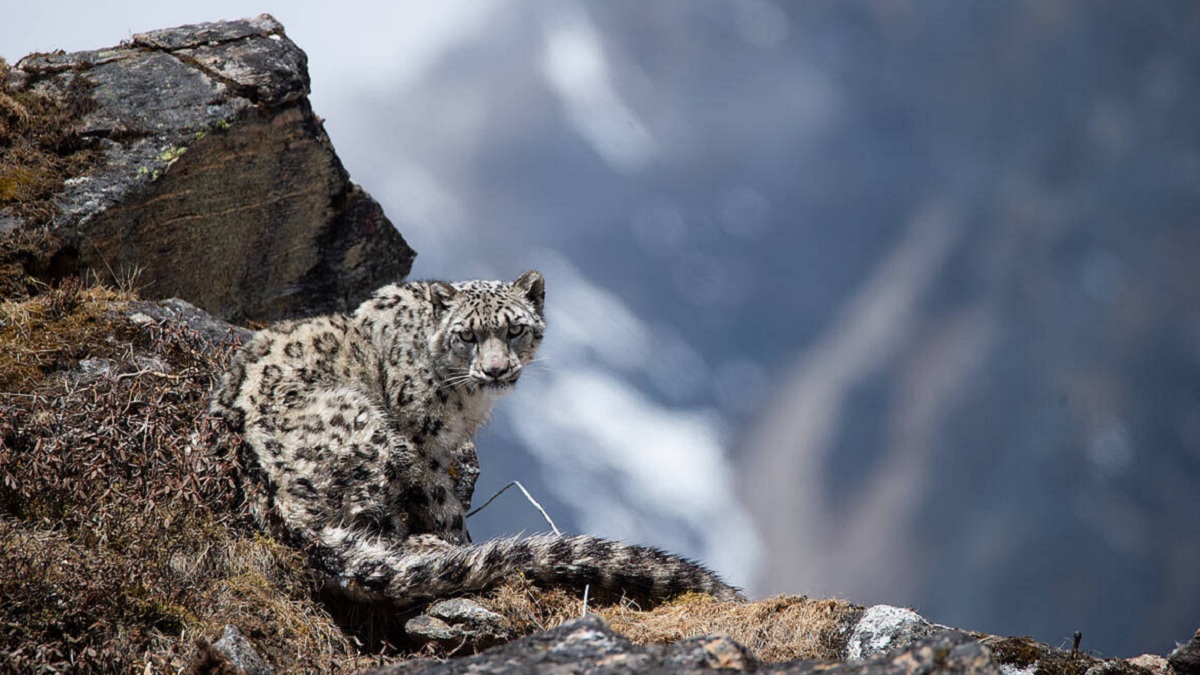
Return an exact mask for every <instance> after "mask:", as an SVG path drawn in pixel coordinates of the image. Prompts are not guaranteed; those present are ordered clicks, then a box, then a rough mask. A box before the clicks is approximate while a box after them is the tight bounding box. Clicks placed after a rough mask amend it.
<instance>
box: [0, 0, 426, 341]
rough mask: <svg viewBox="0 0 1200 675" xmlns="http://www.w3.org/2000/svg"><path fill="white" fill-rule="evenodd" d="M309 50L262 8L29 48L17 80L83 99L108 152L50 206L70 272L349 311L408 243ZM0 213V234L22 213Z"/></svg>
mask: <svg viewBox="0 0 1200 675" xmlns="http://www.w3.org/2000/svg"><path fill="white" fill-rule="evenodd" d="M308 85H309V81H308V72H307V66H306V57H305V55H304V52H303V51H301V50H300V48H299V47H297V46H296V45H295V44H294V43H293V42H292V41H291V40H289V39H288V38H287V36H286V35H285V34H284V30H283V26H281V25H280V24H279V23H278V22H277V21H275V20H274V19H273V18H271V17H270V16H267V15H262V16H259V17H257V18H254V19H249V20H242V21H229V22H221V23H210V24H200V25H195V26H183V27H179V28H171V29H166V30H159V31H153V32H150V33H144V34H139V35H134V36H133V39H132V40H131V41H130V42H128V43H126V44H122V45H120V46H117V47H113V48H110V49H101V50H96V51H86V52H77V53H70V54H63V53H52V54H35V55H31V56H28V57H26V58H24V59H22V60H21V61H20V62H18V63H17V65H16V66H15V67H14V68H13V69H12V71H11V73H10V74H9V78H8V83H7V86H8V88H9V89H11V90H12V91H16V92H21V91H36V92H41V93H46V94H51V95H58V96H62V97H64V98H65V97H67V96H68V94H69V95H70V96H72V97H74V98H73V100H76V99H79V98H80V92H85V93H86V94H87V96H86V101H85V102H84V103H75V104H74V105H75V108H76V109H77V110H78V111H80V112H81V114H80V115H79V118H78V120H77V122H76V125H77V129H76V130H75V132H76V134H77V137H78V139H80V140H79V142H80V143H89V144H92V145H93V146H94V147H95V148H98V149H100V150H102V151H103V160H102V161H100V162H99V164H98V165H97V166H95V167H94V168H93V169H91V170H89V171H88V172H87V173H85V174H84V175H80V176H75V177H73V178H71V179H69V180H67V181H66V182H65V184H64V185H63V187H62V189H61V190H60V191H59V192H58V193H57V194H56V195H54V197H53V198H52V200H51V202H52V204H53V206H54V207H55V211H56V213H54V214H53V215H52V217H50V218H49V222H48V226H49V228H50V229H51V230H52V231H53V232H55V233H56V234H58V235H59V236H60V239H61V247H62V249H61V250H60V251H59V252H58V254H57V256H56V258H57V259H59V260H66V261H67V262H68V264H66V265H60V266H59V267H60V268H62V269H60V274H61V273H63V272H67V273H70V272H85V271H86V272H90V273H91V274H93V275H95V276H98V277H99V278H107V279H116V280H118V281H121V280H125V279H130V278H132V277H135V276H136V283H137V286H138V287H139V288H140V289H141V291H142V295H144V296H147V297H151V298H168V297H182V298H186V299H188V300H189V301H190V302H192V303H193V304H195V305H197V306H199V307H202V308H204V309H205V310H207V311H209V312H211V313H213V314H215V315H217V316H220V317H222V318H226V319H233V320H243V319H258V320H270V319H276V318H280V317H287V316H295V315H301V314H309V313H315V312H321V311H328V310H334V309H341V308H346V307H348V306H352V305H354V304H357V302H359V301H360V300H361V299H363V298H364V297H365V296H366V294H368V293H369V292H370V291H371V290H373V289H374V288H376V287H378V286H379V285H382V284H383V283H385V282H387V281H392V280H395V279H397V278H400V277H403V276H404V275H406V274H407V273H408V271H409V268H410V266H411V264H412V259H413V257H414V255H415V254H414V252H413V251H412V249H410V248H409V247H408V245H407V244H406V243H405V242H404V240H403V238H402V237H401V236H400V234H399V233H398V232H397V231H396V230H395V228H394V227H393V226H392V224H391V223H390V222H389V221H388V219H387V217H386V216H384V214H383V212H382V211H381V209H380V207H379V205H378V204H377V203H376V202H375V201H374V200H373V199H372V198H371V197H370V196H368V195H367V194H366V193H364V192H363V191H362V190H361V189H360V188H359V187H358V186H356V185H354V184H353V183H351V182H350V180H349V177H348V175H347V173H346V171H345V169H344V168H343V167H342V164H341V162H340V161H339V160H338V157H337V155H336V154H335V153H334V151H333V147H332V145H331V144H330V142H329V138H328V137H327V136H326V134H325V132H324V130H323V128H322V126H321V122H320V120H319V119H318V118H317V117H316V115H314V114H313V111H312V109H311V107H310V105H309V102H308V98H307V95H308ZM20 220H21V218H20V217H19V216H18V215H17V212H16V211H15V210H14V209H6V210H3V211H0V231H6V230H13V229H16V228H18V227H20V226H21V225H22V223H21V222H20Z"/></svg>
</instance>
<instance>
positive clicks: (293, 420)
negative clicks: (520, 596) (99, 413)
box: [212, 271, 736, 605]
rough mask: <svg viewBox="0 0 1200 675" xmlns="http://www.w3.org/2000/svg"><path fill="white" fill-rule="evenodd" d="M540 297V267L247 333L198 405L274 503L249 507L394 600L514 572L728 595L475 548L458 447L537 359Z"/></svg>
mask: <svg viewBox="0 0 1200 675" xmlns="http://www.w3.org/2000/svg"><path fill="white" fill-rule="evenodd" d="M543 297H544V281H543V279H542V276H541V274H539V273H538V272H536V271H531V272H528V273H526V274H525V275H523V276H522V277H521V278H519V279H517V280H516V281H514V282H512V283H504V282H499V281H466V282H460V283H454V284H447V283H444V282H439V281H434V282H411V283H407V284H402V285H397V284H393V285H389V286H385V287H383V288H381V289H380V290H379V291H377V292H376V293H375V295H374V296H373V297H372V298H371V299H369V300H367V301H366V302H365V303H363V304H362V305H361V306H360V307H359V308H358V309H357V310H356V311H355V312H354V313H353V314H352V315H349V316H345V315H333V316H324V317H319V318H314V319H308V320H303V321H289V322H282V323H279V324H276V325H275V326H272V327H271V328H270V329H268V330H264V331H261V332H260V333H259V334H258V335H256V336H255V337H254V338H253V339H252V340H251V341H250V342H249V343H248V344H247V345H246V346H245V348H244V349H243V350H242V352H241V353H240V354H239V355H238V357H237V358H236V359H235V360H234V364H233V367H232V368H231V370H230V371H229V372H228V373H226V374H225V376H224V377H223V378H222V381H221V383H220V385H219V386H218V387H217V390H216V392H215V393H214V396H213V403H212V410H213V411H214V412H215V413H217V414H219V415H221V416H223V417H224V418H226V419H227V420H228V421H229V422H230V424H231V425H232V426H233V427H234V428H236V429H239V430H240V431H241V432H242V433H243V436H244V438H245V440H246V442H247V445H248V447H249V449H250V451H251V457H250V458H249V459H250V460H251V461H250V462H249V463H250V464H251V465H252V468H253V472H252V473H253V474H254V475H257V477H258V479H259V480H260V481H262V483H263V484H264V485H265V487H266V488H267V489H266V490H265V493H266V494H267V495H269V498H270V503H269V504H266V505H264V506H265V507H266V508H264V509H263V510H262V511H261V513H262V514H264V515H265V514H267V513H271V514H274V515H275V516H277V519H278V521H280V522H282V525H283V528H284V530H285V532H286V533H287V534H288V535H289V536H290V537H291V538H292V539H293V540H295V541H296V542H297V543H299V544H300V545H302V546H304V547H305V548H306V549H307V550H309V551H310V552H311V554H312V556H313V558H314V560H315V561H316V562H317V564H318V566H319V567H320V568H321V569H322V570H323V571H325V572H326V573H328V574H329V575H330V576H331V577H332V578H333V579H334V580H336V582H337V584H338V586H340V587H341V588H343V589H345V590H346V591H347V592H349V593H350V594H352V595H354V596H357V597H364V598H372V599H377V598H379V597H380V596H384V597H387V598H390V599H392V600H393V601H395V602H396V603H399V604H403V605H407V604H412V603H415V602H417V601H420V600H423V599H428V598H434V597H440V596H445V595H450V594H454V593H459V592H464V591H473V590H481V589H484V588H486V587H488V586H490V585H492V584H494V583H496V582H497V581H499V580H501V579H502V578H504V577H506V576H509V575H511V574H514V573H517V572H520V573H523V574H524V575H525V576H526V577H528V578H530V579H532V580H533V581H535V582H538V583H541V584H545V585H554V586H564V587H569V588H575V589H579V590H582V588H583V587H584V586H585V585H590V587H591V590H592V592H593V593H597V594H607V595H614V596H622V595H624V596H627V597H631V598H635V599H641V600H658V599H663V598H667V597H670V596H672V595H677V594H679V593H681V592H684V591H702V592H707V593H711V594H713V595H716V596H718V597H721V598H726V599H732V598H734V597H736V591H735V590H734V589H732V588H730V587H729V586H727V585H726V584H725V583H724V582H722V581H721V580H720V579H719V578H718V577H717V576H716V575H714V574H713V573H712V572H710V571H708V570H706V569H705V568H703V567H701V566H700V565H697V564H696V563H693V562H690V561H688V560H685V559H683V558H680V557H678V556H675V555H671V554H668V553H664V552H662V551H659V550H657V549H653V548H648V547H642V546H631V545H627V544H622V543H619V542H615V541H609V540H604V539H598V538H595V537H586V536H579V537H561V536H552V535H539V536H535V537H530V538H526V539H499V540H494V541H489V542H485V543H483V544H479V545H474V544H471V541H470V536H469V535H468V533H467V529H466V524H465V522H464V521H465V512H466V509H467V508H468V507H469V505H470V501H471V493H472V491H473V489H474V477H475V473H476V469H475V466H476V462H475V447H474V444H473V441H472V439H473V437H474V435H475V432H476V430H478V429H479V427H480V426H481V425H482V424H483V423H484V422H485V421H486V420H487V418H488V415H489V414H490V412H491V409H492V405H493V404H494V403H495V402H496V399H497V398H498V397H499V396H500V395H501V394H503V393H505V392H506V391H508V390H509V389H511V388H512V386H513V385H514V384H515V383H516V381H517V379H518V378H519V377H520V375H521V372H522V369H523V368H524V366H525V365H527V364H528V363H529V362H530V361H531V360H532V359H533V357H534V354H535V353H536V351H537V348H538V345H539V344H540V343H541V341H542V334H543V332H544V331H545V327H546V324H545V319H544V316H543ZM265 520H266V519H265V517H264V522H265Z"/></svg>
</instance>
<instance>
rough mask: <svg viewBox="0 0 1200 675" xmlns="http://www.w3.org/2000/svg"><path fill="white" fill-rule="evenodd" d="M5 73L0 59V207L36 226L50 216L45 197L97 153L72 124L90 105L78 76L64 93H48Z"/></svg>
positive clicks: (88, 94) (87, 89) (89, 163)
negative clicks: (14, 84)
mask: <svg viewBox="0 0 1200 675" xmlns="http://www.w3.org/2000/svg"><path fill="white" fill-rule="evenodd" d="M9 72H10V68H9V66H8V64H7V63H5V62H4V60H3V59H0V210H6V211H9V212H11V213H12V214H13V215H16V216H17V217H18V218H20V219H22V220H24V221H25V222H26V223H27V224H29V225H40V224H44V223H45V222H46V221H48V220H49V219H50V217H51V216H53V215H54V206H53V205H52V204H51V203H50V197H51V196H52V195H54V193H56V192H58V191H59V189H61V188H62V184H63V181H64V180H66V179H67V178H70V177H72V176H78V175H80V174H82V173H83V172H84V171H85V170H86V169H87V168H88V167H90V166H92V165H93V164H94V163H95V162H97V161H98V160H99V158H100V156H101V155H100V151H98V150H96V149H95V147H94V140H95V139H89V138H85V137H83V136H81V135H80V134H79V133H78V132H77V131H76V128H75V127H76V124H75V122H76V121H77V120H79V118H81V117H82V116H83V115H85V114H87V112H89V111H90V110H92V109H93V107H94V106H95V103H94V102H93V101H92V98H91V92H90V87H89V86H88V84H87V82H86V80H85V79H84V78H82V77H78V78H75V79H74V80H73V84H72V85H71V88H70V89H68V90H67V91H63V92H55V93H53V94H51V93H48V92H41V91H36V90H26V89H15V88H13V87H12V86H10V84H9V82H8V80H9Z"/></svg>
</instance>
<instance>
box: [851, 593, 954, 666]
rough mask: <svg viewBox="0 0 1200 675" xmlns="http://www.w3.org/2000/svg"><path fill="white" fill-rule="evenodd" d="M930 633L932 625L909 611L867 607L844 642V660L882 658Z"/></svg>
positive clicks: (896, 608) (888, 606)
mask: <svg viewBox="0 0 1200 675" xmlns="http://www.w3.org/2000/svg"><path fill="white" fill-rule="evenodd" d="M933 632H934V628H933V625H932V624H930V623H929V622H928V621H926V620H925V619H924V618H923V617H922V616H921V615H920V614H917V613H916V612H914V611H912V610H911V609H904V608H902V607H893V606H891V605H875V606H874V607H868V608H867V610H866V612H864V613H863V616H862V618H861V619H859V620H858V623H857V624H856V625H855V626H854V632H853V633H852V634H851V635H850V640H849V641H848V642H847V643H846V658H847V659H848V660H850V661H863V660H866V659H869V658H872V657H875V656H883V655H886V654H888V653H889V652H893V651H896V650H898V649H903V648H905V647H907V646H908V645H909V644H911V643H913V642H914V641H916V640H919V639H921V638H927V637H929V636H931V635H932V634H933Z"/></svg>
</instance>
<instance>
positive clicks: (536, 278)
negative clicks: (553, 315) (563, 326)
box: [512, 270, 546, 314]
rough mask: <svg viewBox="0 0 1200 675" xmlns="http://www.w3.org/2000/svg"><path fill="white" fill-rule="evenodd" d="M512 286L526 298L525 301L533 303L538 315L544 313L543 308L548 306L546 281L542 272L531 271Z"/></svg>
mask: <svg viewBox="0 0 1200 675" xmlns="http://www.w3.org/2000/svg"><path fill="white" fill-rule="evenodd" d="M512 285H513V288H514V289H515V290H516V291H517V292H519V293H520V294H521V295H524V296H525V299H527V300H529V302H531V303H533V307H534V309H536V310H537V313H538V314H541V313H542V308H543V306H544V305H545V304H546V280H545V279H543V278H542V273H541V272H539V271H537V270H529V271H528V272H526V273H525V274H522V275H521V278H519V279H517V280H516V281H514V282H513V283H512Z"/></svg>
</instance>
